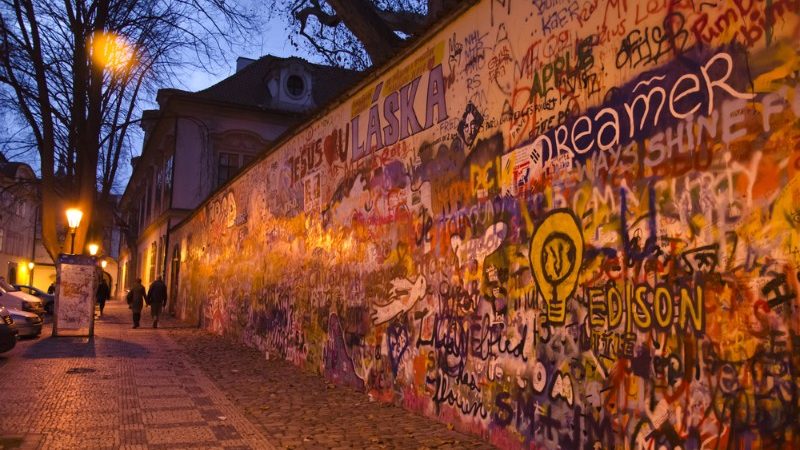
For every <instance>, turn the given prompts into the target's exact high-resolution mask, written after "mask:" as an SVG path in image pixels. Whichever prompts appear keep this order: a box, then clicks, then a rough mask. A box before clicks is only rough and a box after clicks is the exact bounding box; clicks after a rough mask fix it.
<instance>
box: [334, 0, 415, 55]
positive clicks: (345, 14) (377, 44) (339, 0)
mask: <svg viewBox="0 0 800 450" xmlns="http://www.w3.org/2000/svg"><path fill="white" fill-rule="evenodd" d="M328 4H330V5H331V7H332V8H333V9H334V10H336V15H337V16H339V18H341V19H342V20H343V21H344V23H345V24H347V28H349V29H350V31H351V32H352V33H353V34H354V35H355V36H356V37H357V38H358V40H360V41H361V43H362V44H364V48H365V49H366V51H367V53H368V54H369V57H370V59H372V64H373V65H380V64H381V63H383V62H384V61H386V60H387V59H389V58H390V57H391V56H392V55H394V53H395V51H396V50H397V49H398V48H399V47H400V46H401V45H402V43H403V41H402V40H401V39H400V38H399V37H398V36H397V35H396V34H395V33H394V31H392V30H391V29H390V28H389V27H388V26H387V24H386V22H385V21H383V20H382V19H381V18H380V16H379V15H378V12H377V10H376V9H375V6H374V5H373V4H372V2H370V1H369V0H328Z"/></svg>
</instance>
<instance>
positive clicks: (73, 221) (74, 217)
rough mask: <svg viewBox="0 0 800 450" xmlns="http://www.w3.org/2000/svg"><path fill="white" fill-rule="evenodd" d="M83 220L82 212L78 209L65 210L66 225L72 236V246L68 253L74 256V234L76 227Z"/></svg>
mask: <svg viewBox="0 0 800 450" xmlns="http://www.w3.org/2000/svg"><path fill="white" fill-rule="evenodd" d="M81 218H83V211H81V210H80V209H78V208H70V209H68V210H67V224H68V225H69V231H70V234H72V245H71V246H70V250H69V252H70V253H72V254H75V232H76V231H78V225H80V224H81Z"/></svg>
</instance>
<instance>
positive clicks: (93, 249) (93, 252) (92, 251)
mask: <svg viewBox="0 0 800 450" xmlns="http://www.w3.org/2000/svg"><path fill="white" fill-rule="evenodd" d="M98 250H100V246H99V245H97V244H89V254H90V255H92V256H94V255H96V254H97V251H98Z"/></svg>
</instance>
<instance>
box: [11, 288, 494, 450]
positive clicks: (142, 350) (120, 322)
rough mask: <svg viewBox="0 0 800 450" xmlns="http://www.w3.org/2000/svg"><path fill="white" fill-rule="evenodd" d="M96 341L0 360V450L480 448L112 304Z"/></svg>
mask: <svg viewBox="0 0 800 450" xmlns="http://www.w3.org/2000/svg"><path fill="white" fill-rule="evenodd" d="M143 316H144V317H143V320H142V323H143V325H144V324H149V322H148V320H147V319H148V317H149V315H148V314H147V313H145V314H143ZM95 334H96V336H95V338H93V339H88V338H64V337H59V338H52V337H50V328H49V326H47V327H46V329H45V330H44V331H43V333H42V336H41V337H40V338H38V339H34V340H25V341H20V342H19V343H18V344H17V347H16V348H15V349H13V350H12V351H10V352H7V353H4V354H0V448H19V449H106V448H108V449H112V448H114V449H116V448H122V449H168V448H174V449H179V448H208V449H246V448H252V449H272V448H309V449H311V448H313V449H322V448H403V449H411V448H491V447H489V446H488V445H487V444H485V443H483V442H481V441H479V440H477V439H475V438H472V437H469V436H465V435H463V434H460V433H456V432H454V431H451V430H449V429H448V428H447V427H446V426H445V425H443V424H439V423H436V422H433V421H431V420H428V419H425V418H422V417H420V416H416V415H414V414H411V413H409V412H407V411H404V410H402V409H400V408H396V407H392V406H381V405H379V404H376V403H372V402H369V400H368V398H367V397H366V396H365V395H364V394H362V393H357V392H354V391H351V390H349V389H346V388H340V387H333V386H332V385H329V384H327V383H325V381H324V380H323V379H322V378H320V377H317V376H314V375H310V374H307V373H304V372H302V371H300V370H299V369H297V368H295V367H293V366H291V365H289V364H287V363H285V362H281V361H266V360H265V358H264V357H263V355H261V354H260V353H259V352H256V351H253V350H252V349H248V348H245V347H242V346H239V345H236V344H233V343H231V342H227V341H225V340H224V339H221V338H219V337H216V336H212V335H210V334H208V333H205V332H202V331H199V330H196V329H193V328H185V327H183V326H182V325H180V324H178V323H175V322H171V321H165V323H163V324H162V326H161V328H159V329H157V330H154V329H152V328H147V327H143V328H140V329H136V330H133V329H131V328H130V316H129V311H128V309H127V307H126V305H124V303H122V302H119V301H112V302H110V303H109V304H108V305H107V306H106V317H104V318H103V319H101V320H98V321H97V322H96V325H95Z"/></svg>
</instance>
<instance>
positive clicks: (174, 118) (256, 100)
mask: <svg viewBox="0 0 800 450" xmlns="http://www.w3.org/2000/svg"><path fill="white" fill-rule="evenodd" d="M356 76H357V74H356V73H354V72H351V71H346V70H341V69H335V68H331V67H326V66H319V65H315V64H310V63H308V62H306V61H304V60H302V59H299V58H277V57H272V56H265V57H263V58H261V59H258V60H251V59H247V58H239V60H238V61H237V72H236V73H235V74H234V75H232V76H231V77H229V78H227V79H225V80H223V81H221V82H220V83H217V84H216V85H214V86H211V87H210V88H208V89H205V90H202V91H199V92H194V93H192V92H185V91H180V90H175V89H162V90H160V91H159V93H158V97H157V101H158V105H159V109H158V110H152V111H146V112H145V114H144V115H143V117H142V120H141V126H142V128H143V129H144V130H145V140H144V145H143V148H142V153H141V156H139V157H137V158H134V160H133V161H132V162H131V163H132V164H133V165H134V167H133V172H132V176H131V179H130V181H129V184H128V186H127V188H126V190H125V193H124V194H123V195H122V198H121V200H120V210H121V211H122V214H123V218H124V222H125V224H126V229H125V230H124V233H123V236H122V238H121V242H120V244H121V250H120V258H119V266H118V272H119V280H120V282H119V286H120V291H122V290H124V289H125V288H127V287H128V286H129V285H130V283H131V281H132V280H133V279H135V278H137V277H138V278H141V279H142V282H143V283H145V285H147V284H149V283H150V282H152V281H153V280H155V278H156V277H158V276H159V275H162V276H165V281H168V280H170V281H172V282H174V281H175V279H176V278H175V277H176V276H177V273H173V272H172V271H171V270H170V269H171V266H172V262H173V261H174V260H175V258H176V250H175V248H176V247H175V243H174V242H171V240H170V230H171V228H172V227H173V226H175V224H177V223H179V222H180V221H181V220H183V219H184V218H185V217H186V215H187V214H188V213H189V212H191V211H192V210H194V209H195V208H196V207H197V206H198V205H199V204H200V203H202V202H203V201H204V200H205V199H206V198H207V197H208V195H209V194H211V193H212V192H214V191H215V190H216V189H218V188H219V187H220V186H222V185H224V184H225V183H227V182H228V181H229V180H230V179H231V178H232V177H234V176H235V175H236V174H237V173H238V172H239V171H240V170H241V169H242V168H243V167H245V166H247V165H248V164H250V162H251V161H253V160H254V159H255V158H256V157H258V156H259V155H260V154H262V153H263V152H264V151H265V150H266V149H267V148H268V147H269V146H270V144H271V143H272V142H274V141H275V140H276V139H277V138H278V136H280V135H281V134H282V133H284V132H285V131H286V130H287V129H288V128H289V127H291V126H292V125H294V124H297V123H298V122H300V121H301V120H302V119H303V118H306V117H308V116H309V115H310V114H311V113H312V112H313V111H314V110H315V109H316V108H317V107H319V106H320V105H323V104H325V103H326V102H328V101H329V100H330V99H332V98H333V97H335V95H336V94H337V93H339V92H341V91H342V90H343V89H344V88H345V87H346V86H349V85H350V84H351V83H352V81H353V80H354V78H355V77H356ZM171 287H172V284H170V292H171V293H172V292H173V289H171Z"/></svg>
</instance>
